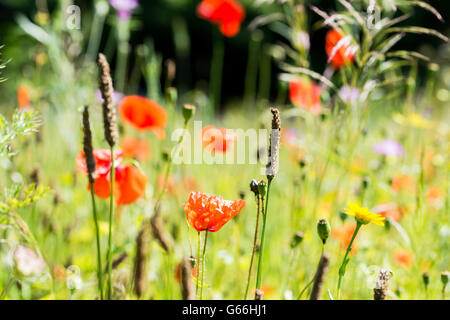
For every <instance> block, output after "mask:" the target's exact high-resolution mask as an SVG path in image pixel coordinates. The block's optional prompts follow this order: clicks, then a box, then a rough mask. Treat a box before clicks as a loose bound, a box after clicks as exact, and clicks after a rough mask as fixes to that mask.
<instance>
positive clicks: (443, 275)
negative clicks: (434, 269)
mask: <svg viewBox="0 0 450 320" xmlns="http://www.w3.org/2000/svg"><path fill="white" fill-rule="evenodd" d="M441 282H442V284H443V285H444V287H445V286H447V283H448V271H442V272H441Z"/></svg>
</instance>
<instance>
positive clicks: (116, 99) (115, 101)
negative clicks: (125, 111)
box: [96, 90, 124, 105]
mask: <svg viewBox="0 0 450 320" xmlns="http://www.w3.org/2000/svg"><path fill="white" fill-rule="evenodd" d="M123 97H124V94H123V93H120V92H117V91H114V92H113V104H114V105H117V104H119V102H120V100H122V98H123ZM96 98H97V101H98V102H101V103H102V102H103V98H102V93H101V92H100V90H97V94H96Z"/></svg>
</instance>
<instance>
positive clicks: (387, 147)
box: [373, 139, 404, 157]
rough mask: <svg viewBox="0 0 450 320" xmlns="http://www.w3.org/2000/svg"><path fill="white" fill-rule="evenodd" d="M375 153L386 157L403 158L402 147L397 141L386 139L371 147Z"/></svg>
mask: <svg viewBox="0 0 450 320" xmlns="http://www.w3.org/2000/svg"><path fill="white" fill-rule="evenodd" d="M373 151H374V152H375V153H378V154H381V155H384V156H388V157H401V156H403V153H404V150H403V146H402V145H401V144H400V143H398V142H397V141H394V140H391V139H386V140H383V141H382V142H380V143H377V144H376V145H374V146H373Z"/></svg>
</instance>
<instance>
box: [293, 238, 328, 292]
mask: <svg viewBox="0 0 450 320" xmlns="http://www.w3.org/2000/svg"><path fill="white" fill-rule="evenodd" d="M324 251H325V245H324V244H322V252H321V254H320V259H322V257H323V253H324ZM319 263H320V260H319ZM316 273H317V272H316ZM316 273H315V274H314V277H313V278H312V279H311V281H310V282H308V284H307V285H306V286H305V287H304V288H303V290H302V291H300V293H299V294H298V296H297V300H300V299H301V297H302V296H303V293H305V291H306V289H308V288H309V287H310V286H311V285H312V284H313V283H314V280H315V279H316Z"/></svg>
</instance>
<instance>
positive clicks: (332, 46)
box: [325, 29, 356, 69]
mask: <svg viewBox="0 0 450 320" xmlns="http://www.w3.org/2000/svg"><path fill="white" fill-rule="evenodd" d="M325 51H326V53H327V57H328V62H329V63H331V65H332V66H333V67H334V68H335V69H340V68H341V67H342V66H344V65H347V64H349V63H351V62H353V60H354V58H355V51H356V47H355V46H351V45H350V37H344V35H343V34H342V33H341V32H340V31H339V30H336V29H333V30H330V31H328V33H327V35H326V37H325Z"/></svg>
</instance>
